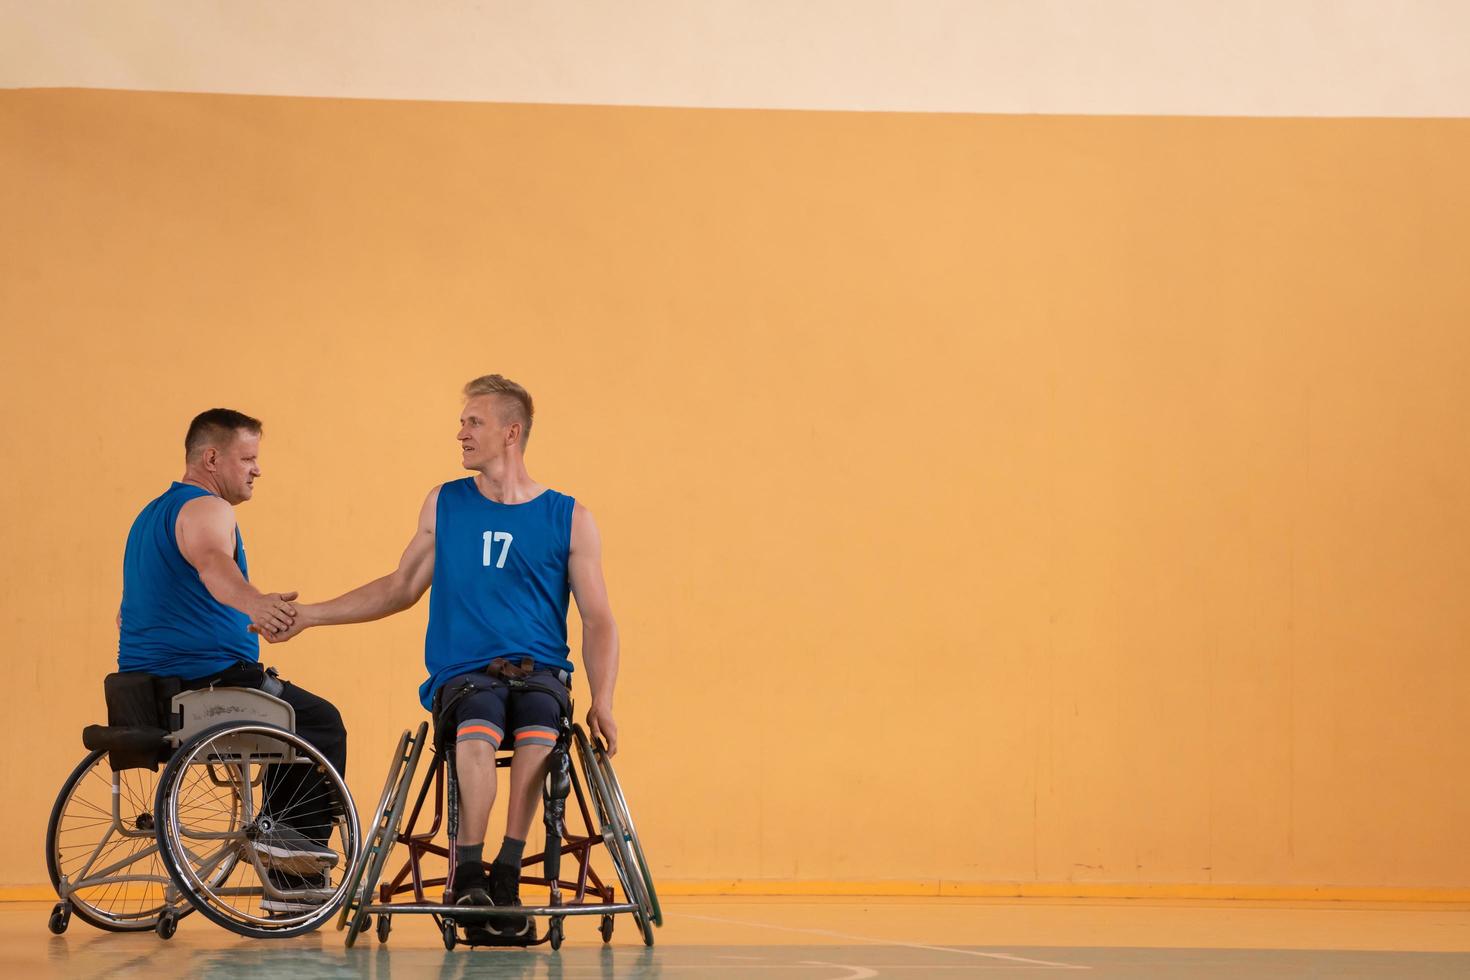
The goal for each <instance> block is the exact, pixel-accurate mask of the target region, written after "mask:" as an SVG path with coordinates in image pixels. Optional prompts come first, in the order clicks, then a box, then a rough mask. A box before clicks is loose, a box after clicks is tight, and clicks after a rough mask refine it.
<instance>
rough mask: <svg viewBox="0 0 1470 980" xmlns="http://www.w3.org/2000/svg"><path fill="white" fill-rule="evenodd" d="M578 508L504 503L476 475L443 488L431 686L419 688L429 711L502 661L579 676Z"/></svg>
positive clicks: (428, 656) (552, 498) (562, 499)
mask: <svg viewBox="0 0 1470 980" xmlns="http://www.w3.org/2000/svg"><path fill="white" fill-rule="evenodd" d="M575 503H576V501H574V500H573V499H572V498H571V497H568V496H566V495H565V494H560V493H557V492H556V491H555V490H546V491H543V492H542V493H541V495H540V496H538V497H536V498H535V499H534V500H529V501H527V502H526V503H524V504H497V503H496V502H495V501H493V500H487V499H486V498H485V495H484V494H482V493H480V491H479V490H478V489H477V488H476V487H475V479H474V477H469V478H467V479H464V480H456V481H454V482H453V483H446V484H444V485H443V486H442V487H440V488H439V504H438V509H437V510H436V512H435V518H434V520H435V525H434V584H433V587H432V589H431V591H430V592H429V630H428V634H427V636H425V638H424V664H425V666H427V667H428V668H429V679H428V680H426V681H424V683H423V685H422V686H421V687H420V688H419V700H420V701H421V702H423V705H424V707H425V708H428V707H430V706H431V703H432V701H433V698H434V692H435V691H436V690H438V689H439V687H440V686H441V685H442V684H443V683H444V682H445V681H447V680H449V679H450V678H451V677H457V676H458V675H460V674H468V673H470V672H471V671H475V670H479V669H481V668H483V667H484V666H485V665H486V664H488V663H489V662H490V661H492V660H494V659H495V658H496V657H505V658H507V659H520V658H523V657H530V658H531V659H532V660H534V661H535V662H536V666H538V667H554V668H559V669H561V670H566V671H570V670H571V669H572V663H571V661H570V660H568V659H567V652H568V648H567V600H568V597H569V596H570V595H571V582H570V580H569V579H568V577H567V558H568V556H569V555H570V554H571V548H572V507H573V506H574V505H575Z"/></svg>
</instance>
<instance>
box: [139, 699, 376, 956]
mask: <svg viewBox="0 0 1470 980" xmlns="http://www.w3.org/2000/svg"><path fill="white" fill-rule="evenodd" d="M154 809H155V813H156V815H157V821H158V843H159V855H160V856H161V857H162V859H163V864H164V866H165V867H166V868H167V869H168V873H169V876H170V877H171V878H172V879H173V882H174V884H175V885H176V886H177V887H178V889H179V891H180V892H182V893H183V895H184V897H185V898H187V899H188V900H189V903H190V904H191V905H193V906H194V908H196V909H198V910H199V911H200V912H201V913H203V915H204V916H205V917H206V918H208V919H210V920H211V921H212V922H215V923H216V924H218V925H221V926H224V927H225V928H226V929H229V930H230V931H231V932H235V933H237V934H239V935H242V936H252V937H255V938H273V937H279V938H284V937H287V936H296V935H300V934H301V933H304V932H310V931H311V930H313V929H316V928H317V927H318V926H320V925H321V924H322V923H324V922H326V921H327V920H328V919H330V918H331V917H332V916H333V915H335V914H336V912H337V909H338V908H339V907H340V905H341V904H342V902H344V901H345V900H346V899H347V878H348V872H349V871H350V869H351V868H352V866H353V865H354V864H355V863H356V862H357V860H358V858H359V856H360V848H361V840H360V836H359V832H358V825H357V811H356V809H355V808H354V807H353V805H352V796H351V794H349V793H348V791H347V786H346V784H345V783H343V782H342V777H341V776H340V775H338V773H337V771H336V770H335V769H333V768H332V766H331V764H330V763H329V762H327V760H326V758H325V757H324V756H323V755H322V754H321V752H319V751H318V750H317V749H316V747H315V746H313V745H311V743H309V742H307V741H306V740H305V739H303V738H301V737H300V736H299V735H296V734H295V733H293V732H288V731H286V730H285V729H283V728H278V727H276V726H274V725H268V724H264V723H260V722H227V723H225V724H223V725H217V726H215V727H213V728H209V729H206V730H205V731H202V732H200V733H198V734H197V735H195V736H193V737H192V738H190V739H188V740H187V741H185V742H184V743H183V744H182V745H180V746H179V749H178V751H177V752H175V753H174V756H173V758H172V759H170V760H169V763H168V766H167V767H165V769H164V770H163V774H162V775H161V776H160V777H159V781H158V793H157V797H156V802H155V804H154ZM227 866H228V868H229V869H230V871H232V872H233V873H221V869H223V868H226V867H227Z"/></svg>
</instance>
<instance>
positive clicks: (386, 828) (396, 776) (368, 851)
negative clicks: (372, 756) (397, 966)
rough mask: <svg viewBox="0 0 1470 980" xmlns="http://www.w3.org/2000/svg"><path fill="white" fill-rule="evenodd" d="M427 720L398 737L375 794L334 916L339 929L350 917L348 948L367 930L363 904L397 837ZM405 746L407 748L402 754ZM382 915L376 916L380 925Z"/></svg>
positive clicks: (382, 936)
mask: <svg viewBox="0 0 1470 980" xmlns="http://www.w3.org/2000/svg"><path fill="white" fill-rule="evenodd" d="M428 732H429V723H428V722H426V721H425V722H420V723H419V727H418V731H416V732H415V733H414V735H413V738H412V739H410V738H409V735H408V730H407V729H405V730H404V732H403V734H402V735H400V736H399V738H398V747H397V748H395V749H394V750H393V757H392V759H391V760H390V761H389V763H388V778H387V779H386V780H385V781H384V783H383V794H382V796H380V797H379V798H378V808H377V809H376V810H375V811H374V812H373V822H372V824H371V826H370V827H369V828H368V842H367V846H366V847H365V848H363V855H362V860H361V861H359V862H358V863H357V864H356V865H355V866H354V867H353V869H352V871H351V873H350V874H349V875H348V877H347V896H348V898H347V901H346V903H344V904H343V906H342V912H341V914H340V915H339V916H338V917H337V928H338V929H341V928H342V927H343V926H344V925H346V924H347V923H348V921H349V919H351V920H352V928H351V929H349V930H348V932H347V939H346V944H347V946H348V948H351V947H352V944H353V943H355V942H356V941H357V937H358V935H359V934H360V933H363V932H366V931H367V922H366V919H365V918H364V917H365V916H367V914H368V913H367V912H366V911H365V910H366V908H367V907H368V906H369V905H371V904H373V890H374V889H375V888H377V887H378V880H379V879H380V878H382V877H383V866H384V865H385V864H387V862H388V855H389V854H390V853H392V851H393V845H394V844H395V843H396V842H397V840H398V825H399V824H400V823H401V822H402V821H403V809H404V807H405V805H406V804H407V802H408V794H409V793H410V792H412V790H413V777H414V774H415V773H416V772H417V771H418V765H419V757H420V756H421V755H422V754H423V751H424V741H425V739H426V738H427V737H428ZM405 749H406V750H407V752H408V755H407V757H406V758H405V756H404V751H405ZM382 923H383V919H382V918H380V919H379V920H378V924H379V927H380V928H381V927H382ZM378 938H379V940H380V941H381V942H387V941H388V939H387V934H386V933H384V932H379V934H378Z"/></svg>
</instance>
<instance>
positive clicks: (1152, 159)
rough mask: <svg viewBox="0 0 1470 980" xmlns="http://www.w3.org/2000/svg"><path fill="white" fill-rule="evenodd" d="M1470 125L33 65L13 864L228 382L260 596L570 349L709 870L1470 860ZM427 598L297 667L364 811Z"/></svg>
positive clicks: (301, 570)
mask: <svg viewBox="0 0 1470 980" xmlns="http://www.w3.org/2000/svg"><path fill="white" fill-rule="evenodd" d="M1466 173H1470V123H1467V122H1465V121H1447V120H1440V121H1434V120H1425V121H1395V122H1389V121H1362V120H1359V121H1343V120H1339V121H1326V120H1317V121H1305V120H1274V121H1266V120H1239V119H1167V118H1132V119H1125V118H1073V117H984V116H940V115H912V116H902V115H873V114H844V113H779V112H758V111H750V112H733V111H731V112H719V111H704V110H653V109H629V108H618V109H610V108H578V107H550V106H538V107H529V106H509V105H473V104H442V103H438V104H435V103H379V102H366V101H332V100H305V99H271V98H249V97H225V96H200V95H159V94H138V93H119V92H114V93H101V92H83V91H29V92H3V93H0V216H3V217H0V277H3V278H0V327H3V335H0V337H3V339H0V358H3V362H4V364H5V365H6V367H7V370H6V378H5V380H6V384H5V386H4V395H3V397H4V409H5V414H6V424H5V425H4V426H0V459H3V460H4V461H5V463H6V465H7V466H8V469H9V472H8V475H7V478H6V479H4V480H0V515H3V520H4V526H5V542H6V551H7V558H8V560H7V561H6V562H5V564H4V567H3V569H0V602H3V612H0V630H3V636H4V638H5V644H6V648H7V656H6V657H5V658H4V661H3V666H0V671H3V676H0V683H3V690H4V691H6V692H7V695H8V698H9V701H10V710H9V712H8V713H7V720H6V734H7V735H8V736H10V737H9V738H8V739H7V742H8V744H10V745H11V746H12V748H11V749H10V750H8V751H6V752H4V753H0V786H3V787H4V791H5V792H6V793H7V794H8V795H9V796H10V797H11V799H12V805H11V806H10V807H8V808H7V810H8V814H7V816H6V817H5V830H6V832H5V833H4V834H0V884H6V883H9V884H26V883H34V882H39V881H42V880H44V868H43V864H42V855H41V849H40V842H41V838H42V832H43V829H44V821H45V817H46V810H47V808H48V807H49V803H50V800H51V797H52V795H53V794H54V792H55V789H56V787H57V786H58V785H59V783H60V781H61V779H62V777H63V776H64V774H65V772H66V770H67V768H68V766H69V765H70V764H71V763H72V761H73V760H74V759H75V758H76V757H78V755H79V753H80V751H81V747H80V741H79V735H78V733H79V729H80V728H81V727H82V726H83V725H84V724H86V723H88V722H91V721H95V720H97V719H98V718H100V717H101V714H102V704H101V684H100V682H101V677H102V675H103V674H104V673H106V672H107V670H108V669H109V667H110V665H111V663H112V658H113V655H114V652H115V637H114V631H113V628H112V615H113V611H114V610H115V608H116V602H117V596H118V592H119V587H120V566H121V551H122V543H123V539H124V537H125V534H126V531H127V527H128V524H129V522H130V521H131V519H132V517H133V515H134V514H135V513H136V511H137V510H138V508H139V507H140V506H141V505H142V504H143V503H144V502H145V501H146V500H148V499H149V498H151V497H152V496H154V495H155V494H156V493H157V492H159V491H160V490H161V489H162V487H163V486H165V485H166V483H167V481H169V480H170V479H173V478H175V477H177V476H178V474H179V472H180V471H181V463H180V455H181V451H180V448H179V443H180V441H181V438H182V429H183V427H184V425H185V423H186V422H187V420H188V418H189V417H190V416H191V415H192V414H193V413H194V412H196V411H198V410H200V409H202V408H204V407H208V406H211V405H216V404H222V405H228V406H232V407H237V408H239V409H242V410H244V411H247V412H250V413H252V414H255V415H258V416H260V417H262V418H264V419H265V421H266V427H267V428H266V439H265V443H264V452H263V456H262V461H263V464H264V470H265V477H264V479H263V481H262V482H261V484H260V485H259V486H258V488H257V498H256V500H255V501H253V502H251V503H250V504H248V505H246V506H244V507H242V508H241V509H240V511H239V517H240V522H241V527H242V530H243V531H244V534H245V538H246V542H247V545H248V548H249V553H250V558H251V568H252V572H253V577H254V579H255V581H256V582H257V583H258V584H260V585H262V586H265V587H267V588H271V589H285V588H299V589H300V590H301V591H302V592H303V594H304V596H305V597H307V598H319V597H325V596H327V595H329V594H335V593H336V592H338V591H340V590H342V589H344V588H347V587H349V586H353V585H356V584H359V583H360V582H362V581H364V580H366V579H367V578H369V577H371V576H374V575H377V574H380V573H382V572H385V571H387V570H388V569H389V568H391V567H392V565H393V563H394V562H395V561H396V559H397V556H398V553H399V551H400V549H401V548H402V546H403V544H404V543H406V541H407V540H408V537H409V534H410V532H411V530H412V526H413V519H414V516H415V514H416V512H417V508H418V504H419V502H420V501H421V499H422V497H423V494H424V493H425V491H426V490H427V489H428V487H429V486H430V485H432V484H433V483H435V482H438V481H442V480H445V479H451V478H455V477H456V476H458V475H459V470H458V468H457V462H456V459H457V454H456V451H455V445H454V441H453V436H454V432H455V428H456V424H455V419H456V416H457V410H458V407H459V405H458V401H457V397H456V395H457V390H458V386H459V385H460V384H461V383H462V382H463V381H464V380H466V379H467V378H469V377H471V376H474V375H477V374H481V373H484V372H487V371H501V372H504V373H506V374H508V375H510V376H511V377H514V378H516V379H518V380H520V381H522V382H524V383H525V384H526V385H527V386H528V387H529V388H530V389H531V391H532V392H533V393H534V395H535V396H536V399H537V403H538V406H539V407H540V412H539V413H538V419H537V426H536V439H535V441H534V442H533V443H532V448H531V453H530V457H529V462H530V465H531V469H532V472H533V474H535V475H536V476H537V477H539V478H540V479H542V480H543V481H545V482H548V483H550V484H551V485H553V486H556V487H558V488H560V489H563V490H566V491H569V492H572V493H574V494H576V495H577V496H579V497H580V498H581V499H583V500H584V501H585V502H587V503H588V504H589V505H590V506H591V508H592V509H593V511H594V512H595V513H596V514H597V515H598V518H599V521H600V523H601V524H602V527H603V529H604V535H605V539H606V545H607V556H608V557H607V573H608V577H609V581H610V586H611V591H612V597H613V602H614V607H615V610H616V612H617V613H618V616H619V619H620V622H621V625H622V631H623V642H624V670H623V678H622V683H621V687H620V691H619V700H618V714H619V718H620V721H621V723H622V727H623V731H624V744H625V755H623V756H622V757H620V760H619V761H620V771H621V772H622V774H623V777H624V781H625V783H627V784H628V788H629V792H630V796H631V798H632V800H633V803H634V807H635V811H636V813H637V815H638V819H639V826H640V829H641V830H642V831H643V833H644V836H645V837H646V838H647V840H648V842H649V849H650V851H651V856H652V857H653V859H654V861H655V864H656V866H657V867H656V870H657V871H658V872H659V873H660V874H661V875H662V876H663V877H664V878H666V879H669V880H672V879H708V880H715V879H720V880H728V879H780V880H790V879H813V880H818V881H834V880H850V881H877V880H884V879H905V880H938V879H943V880H947V881H960V882H966V881H968V882H994V881H1021V882H1069V881H1070V882H1084V883H1089V882H1091V883H1096V882H1112V883H1122V884H1125V885H1126V884H1137V883H1181V882H1183V883H1194V882H1198V883H1207V882H1214V883H1239V884H1313V885H1381V886H1391V885H1401V886H1416V887H1430V886H1457V887H1463V886H1470V851H1467V849H1466V848H1465V847H1464V846H1463V830H1464V827H1465V826H1466V824H1467V822H1470V789H1467V788H1466V784H1465V781H1464V780H1463V779H1461V778H1459V774H1461V773H1463V772H1464V771H1465V770H1466V768H1467V764H1470V739H1467V734H1470V731H1467V728H1470V723H1467V721H1466V719H1467V717H1470V712H1466V711H1465V707H1464V705H1465V699H1466V690H1467V684H1470V661H1467V658H1466V656H1465V649H1466V640H1467V632H1470V630H1467V627H1470V612H1467V609H1466V605H1465V604H1464V602H1463V601H1462V596H1463V594H1464V593H1465V591H1466V586H1467V584H1470V551H1467V549H1466V547H1465V542H1466V541H1467V540H1470V508H1467V505H1466V493H1467V491H1470V457H1467V454H1466V452H1465V449H1464V429H1465V419H1466V417H1467V412H1470V390H1467V386H1466V384H1465V378H1466V377H1467V369H1470V333H1467V330H1466V324H1467V323H1470V277H1467V276H1466V275H1465V258H1464V254H1465V253H1464V243H1465V242H1466V241H1467V236H1470V184H1467V182H1466V181H1465V180H1464V175H1465V174H1466ZM425 611H426V610H425V609H424V608H422V607H421V608H419V609H416V610H413V611H412V612H410V613H408V614H405V615H403V616H400V617H398V618H397V619H394V620H389V621H387V622H384V623H379V624H373V625H366V626H357V627H348V628H342V629H339V630H336V631H319V632H316V633H311V634H307V635H306V636H305V637H303V638H302V639H301V640H300V641H297V642H296V643H294V644H293V645H291V646H289V647H287V648H284V649H273V650H271V651H270V654H269V656H270V658H271V659H272V660H274V661H275V662H276V663H278V664H279V665H281V666H282V667H283V668H284V669H285V671H286V672H287V673H288V675H289V676H291V677H292V678H293V679H296V680H298V681H299V682H300V683H302V684H303V685H304V686H306V687H309V688H312V689H315V690H318V691H321V692H323V693H326V694H328V695H330V696H332V697H333V698H334V699H335V700H336V701H337V702H338V703H339V704H340V705H341V706H342V707H343V709H344V713H345V714H346V716H347V720H348V723H349V726H350V730H351V732H352V747H351V763H350V775H351V782H352V784H353V787H354V789H355V791H356V792H357V793H358V795H359V804H360V806H362V807H364V808H370V807H371V804H372V802H373V798H374V796H375V794H376V792H377V789H378V787H379V786H380V784H381V778H382V767H383V766H384V765H385V764H386V759H385V758H384V757H385V756H386V754H387V753H388V750H389V749H390V748H391V745H392V740H393V739H394V738H395V737H396V734H397V732H398V731H399V730H400V729H401V728H403V727H404V726H406V725H408V724H410V723H412V722H416V720H417V719H418V718H419V717H420V712H419V709H418V707H417V704H416V702H415V700H414V693H413V692H414V687H415V685H416V684H417V683H418V681H419V680H420V679H421V674H422V671H421V667H422V664H421V638H422V629H423V624H424V618H425Z"/></svg>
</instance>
